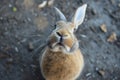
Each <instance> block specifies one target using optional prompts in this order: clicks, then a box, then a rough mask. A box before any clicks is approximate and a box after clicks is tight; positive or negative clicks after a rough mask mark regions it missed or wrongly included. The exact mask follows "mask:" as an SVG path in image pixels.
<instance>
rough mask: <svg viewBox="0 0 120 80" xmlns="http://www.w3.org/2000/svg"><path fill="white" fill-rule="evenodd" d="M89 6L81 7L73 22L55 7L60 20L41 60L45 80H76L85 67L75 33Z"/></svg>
mask: <svg viewBox="0 0 120 80" xmlns="http://www.w3.org/2000/svg"><path fill="white" fill-rule="evenodd" d="M86 8H87V4H84V5H82V6H80V7H79V8H78V9H77V10H76V12H75V15H74V17H73V18H72V20H71V22H68V21H67V19H66V17H65V16H64V14H63V13H62V12H61V11H60V10H59V9H58V8H56V7H55V10H56V12H57V14H58V15H59V17H60V20H59V21H57V22H56V24H55V27H56V28H55V29H54V30H53V31H52V33H51V34H50V36H49V37H48V40H47V45H46V47H45V49H44V52H43V54H42V57H41V60H40V68H41V73H42V75H43V77H44V78H45V80H76V79H77V78H78V77H79V76H80V74H81V72H82V70H83V67H84V58H83V55H82V53H81V51H80V49H79V41H78V40H77V38H76V36H75V35H74V32H75V31H76V30H77V29H78V26H79V25H80V24H81V23H82V22H83V20H84V18H85V13H86Z"/></svg>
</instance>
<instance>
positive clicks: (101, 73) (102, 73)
mask: <svg viewBox="0 0 120 80" xmlns="http://www.w3.org/2000/svg"><path fill="white" fill-rule="evenodd" d="M97 72H98V74H100V75H101V76H104V75H105V71H103V70H98V71H97Z"/></svg>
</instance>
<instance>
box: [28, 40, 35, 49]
mask: <svg viewBox="0 0 120 80" xmlns="http://www.w3.org/2000/svg"><path fill="white" fill-rule="evenodd" d="M28 49H29V50H30V51H32V50H34V46H33V44H32V43H31V42H29V44H28Z"/></svg>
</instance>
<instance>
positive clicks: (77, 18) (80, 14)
mask: <svg viewBox="0 0 120 80" xmlns="http://www.w3.org/2000/svg"><path fill="white" fill-rule="evenodd" d="M86 8H87V4H84V5H83V6H80V7H79V8H78V9H77V10H76V12H75V15H74V17H73V23H74V25H75V30H76V29H77V28H78V26H79V25H80V24H82V22H83V20H84V18H85V13H86Z"/></svg>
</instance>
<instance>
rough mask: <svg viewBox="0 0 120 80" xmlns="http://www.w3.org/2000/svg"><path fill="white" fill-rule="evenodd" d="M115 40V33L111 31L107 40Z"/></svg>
mask: <svg viewBox="0 0 120 80" xmlns="http://www.w3.org/2000/svg"><path fill="white" fill-rule="evenodd" d="M116 40H117V37H116V33H115V32H113V33H112V34H111V35H110V36H109V37H108V39H107V41H108V42H114V41H116Z"/></svg>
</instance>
